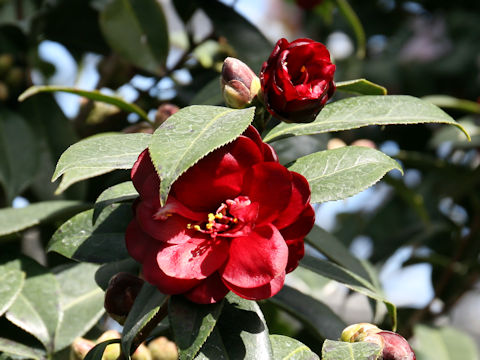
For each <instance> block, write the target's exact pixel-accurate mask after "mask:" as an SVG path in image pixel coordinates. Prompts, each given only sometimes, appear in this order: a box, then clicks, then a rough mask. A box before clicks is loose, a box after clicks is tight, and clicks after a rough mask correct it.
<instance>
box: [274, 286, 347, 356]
mask: <svg viewBox="0 0 480 360" xmlns="http://www.w3.org/2000/svg"><path fill="white" fill-rule="evenodd" d="M269 301H271V302H272V303H274V304H276V305H278V306H279V307H280V308H282V309H283V310H285V311H287V312H288V313H290V314H291V315H292V316H293V317H295V318H297V319H299V320H300V321H302V322H303V323H304V324H305V325H307V326H308V327H309V328H310V330H311V331H313V333H315V334H317V335H318V336H319V338H320V339H319V341H321V339H337V338H339V337H340V334H341V333H342V330H343V329H344V328H345V327H346V326H347V325H346V324H345V322H344V321H343V320H342V319H340V317H339V316H338V315H337V314H335V313H334V312H333V311H332V310H331V309H330V308H329V307H328V306H327V305H325V304H324V303H322V302H320V301H319V300H317V299H315V298H313V297H311V296H309V295H305V294H303V293H301V292H300V291H298V290H296V289H294V288H291V287H289V286H284V287H283V289H282V290H280V292H279V293H278V294H277V295H275V296H274V297H272V298H270V299H269ZM275 359H276V357H275Z"/></svg>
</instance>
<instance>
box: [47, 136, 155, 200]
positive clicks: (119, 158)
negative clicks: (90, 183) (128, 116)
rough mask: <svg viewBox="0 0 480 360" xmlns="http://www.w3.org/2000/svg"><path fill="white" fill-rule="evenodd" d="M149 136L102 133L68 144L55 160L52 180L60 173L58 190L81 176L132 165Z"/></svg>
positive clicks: (126, 167) (87, 177) (58, 191)
mask: <svg viewBox="0 0 480 360" xmlns="http://www.w3.org/2000/svg"><path fill="white" fill-rule="evenodd" d="M150 139H151V135H150V134H113V135H112V134H102V135H96V136H92V137H90V138H87V139H84V140H82V141H79V142H78V143H76V144H74V145H72V146H70V147H69V148H68V149H67V150H66V151H65V152H64V153H63V154H62V156H61V157H60V160H58V164H57V167H56V169H55V173H54V174H53V177H52V181H55V180H56V179H58V178H59V177H60V176H62V175H63V178H62V181H61V183H60V185H59V186H58V189H57V193H61V192H63V191H64V190H65V189H67V188H68V187H69V186H70V185H72V184H74V183H76V182H78V181H80V180H85V179H89V178H92V177H95V176H98V175H102V174H106V173H108V172H110V171H113V170H116V169H130V168H132V166H133V164H134V163H135V161H136V160H137V158H138V156H139V155H140V153H141V152H142V151H143V150H145V148H146V147H147V145H148V142H149V141H150Z"/></svg>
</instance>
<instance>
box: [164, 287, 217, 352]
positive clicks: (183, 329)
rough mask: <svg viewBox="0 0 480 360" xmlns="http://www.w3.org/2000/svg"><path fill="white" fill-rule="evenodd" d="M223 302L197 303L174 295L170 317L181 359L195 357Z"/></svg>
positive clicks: (209, 331)
mask: <svg viewBox="0 0 480 360" xmlns="http://www.w3.org/2000/svg"><path fill="white" fill-rule="evenodd" d="M222 305H223V302H219V303H216V304H208V305H204V304H201V305H200V304H195V303H192V302H190V301H188V300H187V299H185V298H184V297H183V296H172V297H171V298H170V302H169V304H168V318H169V320H170V325H171V327H172V330H173V335H174V338H175V343H176V344H177V347H178V351H179V359H180V360H189V359H193V358H194V357H195V356H196V355H197V353H198V351H199V350H200V348H201V347H202V345H203V344H204V343H205V341H206V340H207V338H208V337H209V335H210V333H211V332H212V331H213V328H214V327H215V325H216V323H217V320H218V317H219V316H220V312H221V311H222Z"/></svg>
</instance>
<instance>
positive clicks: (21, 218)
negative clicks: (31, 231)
mask: <svg viewBox="0 0 480 360" xmlns="http://www.w3.org/2000/svg"><path fill="white" fill-rule="evenodd" d="M84 208H85V204H82V203H81V202H79V201H68V200H58V201H44V202H39V203H35V204H32V205H28V206H26V207H24V208H4V209H0V236H4V235H8V234H13V233H15V232H18V231H22V230H25V229H27V228H29V227H32V226H35V225H38V224H40V223H43V222H46V221H51V220H55V219H57V218H60V217H68V216H69V215H70V216H71V215H72V214H75V213H76V212H78V211H80V210H82V209H84Z"/></svg>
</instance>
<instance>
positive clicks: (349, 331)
mask: <svg viewBox="0 0 480 360" xmlns="http://www.w3.org/2000/svg"><path fill="white" fill-rule="evenodd" d="M380 331H382V330H381V329H379V328H378V327H377V326H375V325H373V324H370V323H358V324H353V325H350V326H347V327H346V328H345V329H344V330H343V331H342V335H341V336H340V340H342V341H346V342H357V341H359V340H358V337H359V336H360V335H361V334H366V333H369V334H375V333H378V332H380Z"/></svg>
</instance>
